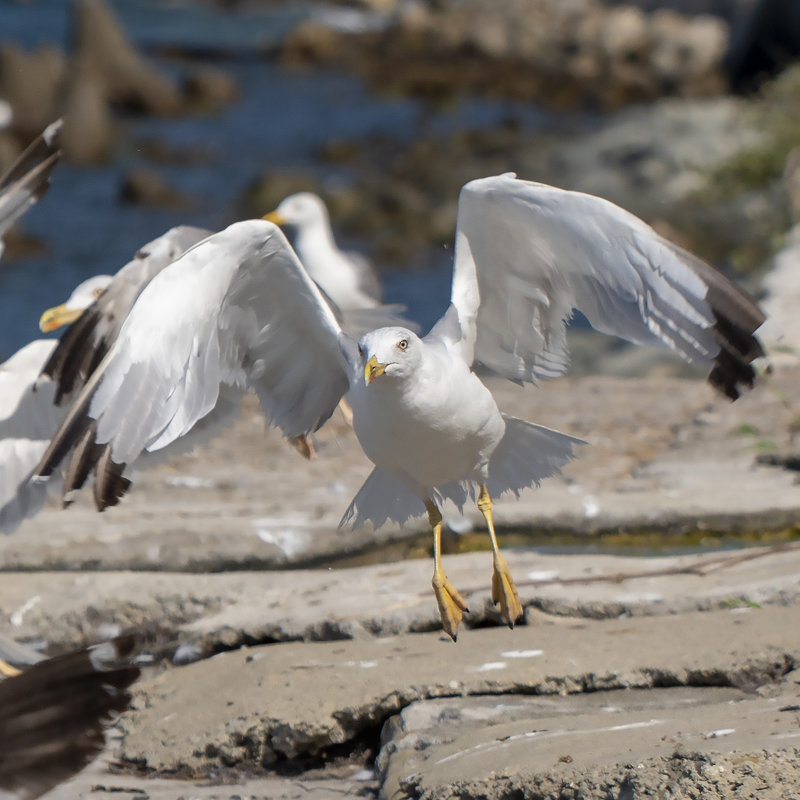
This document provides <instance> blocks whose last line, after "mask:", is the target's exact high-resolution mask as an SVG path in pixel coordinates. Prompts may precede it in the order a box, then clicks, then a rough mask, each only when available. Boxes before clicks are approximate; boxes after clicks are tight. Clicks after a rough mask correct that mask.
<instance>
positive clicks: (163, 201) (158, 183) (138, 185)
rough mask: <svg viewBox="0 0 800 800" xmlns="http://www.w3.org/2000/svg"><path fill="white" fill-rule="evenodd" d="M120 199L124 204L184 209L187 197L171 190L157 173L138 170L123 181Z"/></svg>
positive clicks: (189, 202) (187, 200)
mask: <svg viewBox="0 0 800 800" xmlns="http://www.w3.org/2000/svg"><path fill="white" fill-rule="evenodd" d="M120 198H121V200H122V202H124V203H131V204H135V205H144V206H165V207H168V208H186V207H188V206H190V205H191V201H190V199H189V198H188V197H186V196H185V195H183V194H181V193H180V192H178V191H177V190H175V189H173V188H172V187H171V186H170V185H169V184H168V183H167V182H166V181H165V180H164V178H163V177H162V176H161V175H159V174H158V173H157V172H154V171H153V170H148V169H138V170H133V171H132V172H129V173H128V175H127V176H126V177H125V180H124V181H123V184H122V188H121V190H120Z"/></svg>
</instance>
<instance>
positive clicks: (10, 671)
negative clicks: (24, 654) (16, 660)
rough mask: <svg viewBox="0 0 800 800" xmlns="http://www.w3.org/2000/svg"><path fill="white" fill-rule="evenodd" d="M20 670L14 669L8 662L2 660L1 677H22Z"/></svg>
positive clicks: (0, 660) (0, 662)
mask: <svg viewBox="0 0 800 800" xmlns="http://www.w3.org/2000/svg"><path fill="white" fill-rule="evenodd" d="M20 674H21V673H20V670H18V669H17V668H16V667H12V666H11V664H9V663H8V662H7V661H3V659H2V658H0V675H5V676H6V678H16V677H17V675H20Z"/></svg>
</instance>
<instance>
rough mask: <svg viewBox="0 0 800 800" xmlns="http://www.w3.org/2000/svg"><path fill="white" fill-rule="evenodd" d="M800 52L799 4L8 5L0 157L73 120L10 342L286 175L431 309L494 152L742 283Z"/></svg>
mask: <svg viewBox="0 0 800 800" xmlns="http://www.w3.org/2000/svg"><path fill="white" fill-rule="evenodd" d="M798 55H800V1H798V0H629V1H628V2H625V1H622V2H611V1H610V0H608V1H606V2H603V1H602V0H348V1H347V2H341V3H337V2H328V3H325V4H319V3H303V2H295V1H293V0H69V1H67V0H19V1H18V2H17V1H14V0H0V128H2V130H0V167H3V166H5V165H8V164H9V163H10V162H11V160H12V159H13V158H14V156H15V155H16V154H17V153H18V152H19V151H20V150H21V149H22V148H23V147H24V146H25V145H26V144H27V143H28V142H29V141H30V140H31V139H32V138H33V137H35V136H36V135H37V134H38V133H40V132H41V130H42V129H43V128H44V127H45V126H46V125H47V124H48V123H49V122H51V121H52V120H53V119H55V118H56V117H58V116H60V115H63V116H64V117H65V127H64V134H63V147H64V151H65V157H64V161H63V163H62V164H61V165H60V167H59V168H58V170H57V171H56V174H55V177H54V179H53V183H52V187H51V190H50V192H49V193H48V194H47V196H46V197H45V198H44V199H43V200H42V202H40V203H39V204H38V206H36V207H35V208H34V209H33V210H32V211H31V212H30V213H29V214H28V215H27V216H26V217H25V218H24V220H23V223H22V225H21V226H20V227H19V228H18V229H16V230H15V231H14V234H13V235H12V236H10V237H9V238H8V241H7V250H6V254H5V257H4V259H3V261H2V262H0V318H2V323H0V360H1V359H3V358H6V357H8V356H9V355H10V354H11V353H12V352H14V351H15V350H16V349H18V348H19V347H20V346H22V345H23V344H24V343H26V342H27V341H29V340H31V339H34V338H36V337H37V336H38V335H39V332H38V328H37V322H38V318H39V315H40V313H41V312H42V311H43V310H44V309H45V308H48V307H50V306H52V305H55V304H56V303H59V302H61V301H63V299H65V298H66V296H67V295H68V294H69V292H70V291H71V289H72V288H73V287H74V286H75V285H76V284H77V283H78V282H79V281H81V280H83V279H84V278H86V277H88V276H90V275H93V274H97V273H114V272H116V271H117V270H118V269H119V268H120V267H121V266H122V265H123V264H125V263H126V262H127V261H128V260H129V259H130V258H131V257H132V256H133V254H134V253H135V252H136V250H137V249H138V248H139V247H140V246H141V245H143V244H144V243H146V242H148V241H150V240H151V239H154V238H155V237H157V236H159V235H160V234H162V233H163V232H164V231H166V230H167V229H168V228H170V227H171V226H174V225H177V224H192V225H200V226H204V227H208V228H212V229H220V228H222V227H224V226H226V225H227V224H229V223H231V222H232V221H234V220H236V219H240V218H243V217H252V216H261V215H262V214H264V213H266V212H267V211H269V210H271V209H272V208H274V207H275V205H277V203H278V202H279V201H280V199H281V198H282V197H284V196H285V195H287V194H289V193H291V192H294V191H298V190H301V189H311V190H313V191H316V192H318V193H319V194H320V195H321V196H322V197H323V198H324V199H325V201H326V202H327V203H328V205H329V207H330V210H331V216H332V220H333V225H334V230H335V233H336V235H337V238H338V240H339V243H340V245H344V246H347V247H350V248H352V249H357V250H360V251H362V252H363V253H365V254H366V255H368V256H369V257H370V258H371V259H373V261H374V262H375V263H376V265H377V267H378V270H379V272H380V275H381V277H382V279H383V282H384V288H385V299H386V300H387V301H388V302H399V303H405V304H406V305H407V306H408V308H409V311H410V316H411V317H412V318H414V319H416V320H417V321H418V322H419V323H420V324H421V325H422V327H423V328H425V327H427V326H428V325H430V324H431V323H432V322H433V321H434V320H435V319H436V318H437V317H438V315H439V314H440V313H441V311H442V310H443V308H444V306H445V304H446V302H447V297H448V294H449V279H450V266H451V265H450V257H451V244H452V236H453V230H454V225H455V214H456V204H457V198H458V190H459V188H460V186H461V185H463V183H465V182H466V181H467V180H470V179H472V178H475V177H480V176H485V175H490V174H496V173H499V172H504V171H514V172H517V173H518V174H519V175H520V176H521V177H524V178H527V179H531V180H539V181H543V182H546V183H552V184H555V185H558V186H562V187H564V188H573V189H580V190H584V191H589V192H592V193H595V194H598V195H601V196H604V197H607V198H608V199H610V200H613V201H614V202H616V203H618V204H620V205H622V206H624V207H625V208H627V209H629V210H630V211H633V212H634V213H636V214H638V215H640V216H642V217H643V218H644V219H646V220H647V221H648V222H649V223H650V224H652V225H654V226H655V227H656V228H657V229H658V230H659V231H660V232H662V233H663V234H664V235H666V236H668V237H669V238H671V239H673V240H674V241H676V242H678V243H679V244H681V245H684V246H686V247H688V248H690V249H691V250H693V251H695V252H697V253H698V254H699V255H701V256H702V257H704V258H706V259H708V260H710V261H712V262H713V263H715V264H716V265H717V266H720V267H721V268H723V269H724V270H726V271H730V272H735V273H737V274H738V275H739V276H740V277H741V278H742V279H743V280H744V282H745V283H746V285H748V288H750V289H751V290H752V291H754V292H755V293H758V291H759V286H760V283H759V280H760V277H761V275H763V273H764V271H765V270H766V269H767V268H768V266H769V264H770V259H771V257H772V255H773V254H774V253H775V252H776V251H777V250H778V249H779V248H780V246H781V243H782V240H783V239H782V237H783V236H784V234H785V232H786V231H787V230H788V229H789V227H790V226H791V224H792V221H793V218H794V217H795V215H796V212H797V209H798V208H800V199H799V198H798V194H799V193H798V189H797V184H798V178H797V176H796V175H795V171H794V170H795V166H796V165H797V164H798V162H800V158H798V156H797V153H798V151H795V150H794V148H795V147H796V146H797V145H798V144H800V102H799V101H800V71H798V69H797V68H796V67H794V66H793V62H794V61H795V60H796V59H797V58H798ZM793 165H795V166H793ZM598 338H600V337H598ZM611 346H612V347H614V345H611ZM576 360H577V361H578V362H579V363H578V367H579V368H580V367H581V364H582V363H583V366H584V367H586V366H587V365H588V364H594V363H596V361H595V359H594V358H593V357H589V356H587V357H585V358H583V362H582V357H581V351H580V348H578V350H577V354H576Z"/></svg>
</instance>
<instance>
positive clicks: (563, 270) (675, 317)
mask: <svg viewBox="0 0 800 800" xmlns="http://www.w3.org/2000/svg"><path fill="white" fill-rule="evenodd" d="M573 309H579V310H580V311H581V312H582V313H583V314H584V315H585V316H586V318H587V319H588V320H589V322H590V323H591V325H592V326H593V327H594V328H595V329H597V330H599V331H601V332H603V333H608V334H613V335H616V336H620V337H622V338H624V339H627V340H629V341H631V342H635V343H637V344H657V345H662V346H666V347H669V348H672V349H673V350H675V351H676V352H678V353H679V354H680V355H681V356H683V357H684V358H686V359H687V360H689V361H696V362H699V363H702V364H706V365H708V366H709V369H710V373H709V381H710V382H711V383H712V385H714V386H715V387H716V388H718V389H719V390H720V391H722V392H724V393H725V394H726V395H728V396H729V397H731V398H736V397H738V395H739V390H740V386H752V384H753V380H754V371H753V367H752V361H753V360H754V359H755V358H757V357H759V356H762V355H763V354H764V353H763V350H762V348H761V345H760V343H759V341H758V339H757V338H755V336H754V335H753V334H754V332H755V331H756V330H757V328H758V327H759V326H760V325H761V323H762V322H763V321H764V315H763V313H762V312H761V310H760V309H759V308H758V306H757V305H756V304H755V302H753V300H751V299H750V298H749V297H748V296H747V295H746V294H745V293H744V292H743V291H742V290H740V289H739V288H738V287H737V286H736V285H734V284H733V283H732V282H731V281H729V280H728V279H727V278H726V277H724V276H723V275H722V274H721V273H720V272H718V271H717V270H715V269H714V268H712V267H710V266H709V265H708V264H706V263H704V262H702V261H700V260H699V259H698V258H696V257H695V256H693V255H691V254H690V253H688V252H686V251H685V250H682V249H681V248H679V247H677V246H676V245H674V244H671V243H670V242H668V241H667V240H665V239H663V238H662V237H661V236H659V235H658V234H657V233H656V232H655V231H654V230H653V229H652V228H651V227H650V226H648V225H647V224H645V223H644V222H643V221H642V220H640V219H639V218H638V217H635V216H633V215H632V214H629V213H628V212H626V211H624V210H623V209H621V208H619V207H617V206H615V205H614V204H613V203H610V202H608V201H606V200H602V199H601V198H599V197H594V196H592V195H587V194H582V193H579V192H569V191H564V190H562V189H556V188H554V187H551V186H545V185H544V184H540V183H532V182H529V181H522V180H517V179H516V177H515V176H514V175H513V174H506V175H500V176H496V177H491V178H483V179H480V180H475V181H472V182H470V183H468V184H467V185H466V186H464V188H463V189H462V190H461V195H460V198H459V207H458V226H457V231H456V250H455V267H454V272H453V288H452V296H451V306H450V308H449V309H448V311H447V313H446V314H445V316H444V317H443V318H442V319H441V320H440V321H439V323H437V326H436V327H435V328H434V330H433V331H432V334H433V335H438V336H440V337H442V338H445V339H446V340H448V341H449V342H450V343H451V345H453V346H456V347H458V348H460V351H461V353H462V355H463V356H464V358H465V360H467V361H468V363H471V362H472V361H473V360H474V361H478V362H481V363H482V364H484V365H485V366H487V367H488V368H489V369H491V370H492V371H494V372H496V373H498V374H500V375H502V376H504V377H506V378H509V379H512V380H523V381H532V382H536V381H538V380H543V379H546V378H549V377H552V376H555V375H559V374H561V373H562V372H564V370H565V369H566V367H567V365H568V360H569V359H568V353H567V345H566V336H565V333H566V321H567V320H568V319H569V318H570V316H571V315H572V313H573Z"/></svg>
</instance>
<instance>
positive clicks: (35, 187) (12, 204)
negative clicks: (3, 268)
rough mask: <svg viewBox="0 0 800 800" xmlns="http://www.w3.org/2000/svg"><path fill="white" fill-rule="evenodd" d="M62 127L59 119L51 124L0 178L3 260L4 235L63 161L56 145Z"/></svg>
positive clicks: (0, 246)
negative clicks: (60, 161)
mask: <svg viewBox="0 0 800 800" xmlns="http://www.w3.org/2000/svg"><path fill="white" fill-rule="evenodd" d="M61 128H62V121H61V120H60V119H59V120H56V121H55V122H53V123H52V124H51V125H48V126H47V127H46V128H45V129H44V131H43V132H42V133H41V134H40V135H39V136H37V137H36V139H34V140H33V141H32V142H31V143H30V145H28V147H27V148H26V149H25V150H24V151H23V152H22V154H21V155H20V156H19V158H17V160H16V161H15V162H14V163H13V164H12V165H11V166H10V167H9V169H8V170H7V171H6V172H5V174H4V175H2V176H0V257H2V255H3V250H4V247H5V245H4V244H3V236H5V234H6V233H7V232H8V229H9V228H10V227H11V226H12V225H13V224H14V223H15V222H16V221H17V220H18V219H19V218H20V217H21V216H22V215H23V214H24V213H25V212H26V211H27V210H28V209H29V208H30V207H31V206H32V205H33V204H34V203H35V202H36V201H37V200H38V199H39V198H40V197H41V196H42V195H43V194H44V193H45V192H46V191H47V189H48V188H49V186H50V175H51V174H52V172H53V170H54V169H55V166H56V164H57V163H58V161H59V159H60V158H61V151H60V150H59V149H58V144H57V141H58V134H59V133H60V132H61Z"/></svg>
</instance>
